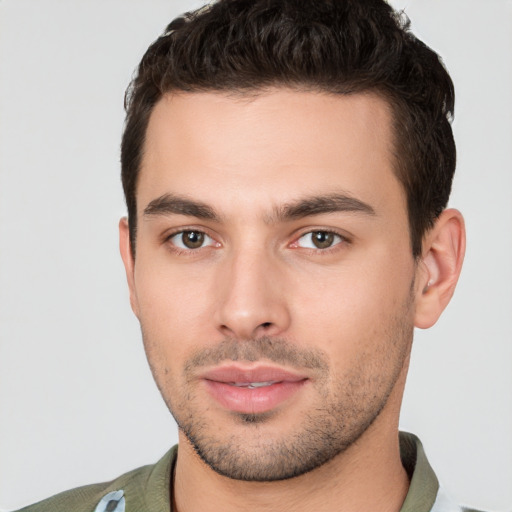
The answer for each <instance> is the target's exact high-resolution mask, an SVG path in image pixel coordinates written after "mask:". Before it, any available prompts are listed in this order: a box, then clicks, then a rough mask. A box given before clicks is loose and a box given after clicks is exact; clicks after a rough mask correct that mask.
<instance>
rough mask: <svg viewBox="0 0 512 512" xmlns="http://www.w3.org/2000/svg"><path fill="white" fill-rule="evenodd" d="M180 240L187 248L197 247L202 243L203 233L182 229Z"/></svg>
mask: <svg viewBox="0 0 512 512" xmlns="http://www.w3.org/2000/svg"><path fill="white" fill-rule="evenodd" d="M181 240H182V242H183V245H184V246H185V247H188V248H189V249H199V247H201V246H202V245H203V243H204V233H201V231H183V233H182V234H181Z"/></svg>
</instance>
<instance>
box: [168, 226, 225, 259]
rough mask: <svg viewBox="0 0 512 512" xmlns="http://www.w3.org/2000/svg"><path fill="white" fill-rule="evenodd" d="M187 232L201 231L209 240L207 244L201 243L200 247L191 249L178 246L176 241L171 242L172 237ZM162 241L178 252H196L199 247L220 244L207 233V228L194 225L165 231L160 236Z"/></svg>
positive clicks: (217, 245) (203, 247)
mask: <svg viewBox="0 0 512 512" xmlns="http://www.w3.org/2000/svg"><path fill="white" fill-rule="evenodd" d="M188 232H195V233H202V234H203V235H204V236H205V239H206V238H207V239H209V240H210V242H209V243H207V244H204V245H202V246H201V247H198V248H196V249H192V248H190V247H180V246H179V245H177V244H176V243H173V241H172V239H173V238H175V237H177V236H178V235H182V234H183V233H188ZM162 243H164V244H169V245H171V246H172V247H173V249H174V250H175V251H178V252H184V253H191V252H198V251H200V250H201V249H206V248H208V247H220V246H221V244H220V242H218V241H217V240H216V239H215V238H214V237H213V236H212V235H211V234H210V233H208V230H206V229H205V228H196V227H194V226H185V227H184V226H181V227H179V228H176V229H173V230H172V231H170V232H166V233H165V234H164V235H163V236H162Z"/></svg>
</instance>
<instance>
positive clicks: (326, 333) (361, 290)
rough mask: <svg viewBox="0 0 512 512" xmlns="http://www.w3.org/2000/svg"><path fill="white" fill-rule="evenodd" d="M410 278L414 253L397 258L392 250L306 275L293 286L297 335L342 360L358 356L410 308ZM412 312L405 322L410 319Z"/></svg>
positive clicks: (384, 336) (387, 331)
mask: <svg viewBox="0 0 512 512" xmlns="http://www.w3.org/2000/svg"><path fill="white" fill-rule="evenodd" d="M379 256H380V257H379ZM397 263H398V264H397ZM412 278H413V263H412V257H411V258H410V259H404V261H403V262H396V261H394V260H393V255H392V254H390V255H389V256H388V257H387V258H384V257H382V256H381V255H378V254H375V255H374V257H373V258H369V259H368V260H367V261H366V262H365V263H363V262H362V261H361V259H358V261H357V264H356V262H355V261H354V263H353V264H348V263H347V265H344V266H343V267H342V268H340V269H338V270H336V271H332V272H330V273H328V274H326V273H318V274H316V275H315V274H314V273H310V274H306V273H305V274H304V275H303V276H302V279H300V280H298V281H297V282H296V284H295V290H296V292H297V293H296V295H295V302H294V310H295V312H294V318H295V319H296V324H295V327H296V335H297V336H298V337H299V339H304V337H305V335H306V333H307V338H308V339H304V342H305V343H315V342H317V343H319V344H323V346H324V348H325V350H328V351H329V352H331V353H332V354H334V353H336V352H338V353H339V356H340V357H341V358H346V357H347V356H353V357H358V354H360V353H361V350H364V348H365V347H366V346H368V347H370V348H371V347H372V346H374V345H375V344H376V343H378V342H379V340H385V339H386V338H387V337H388V333H389V332H390V331H392V330H394V329H395V326H396V324H397V322H400V320H401V319H402V317H403V316H404V314H406V311H409V309H412V308H409V307H408V306H409V303H410V301H411V294H410V290H411V283H412ZM410 316H411V318H409V319H408V318H403V320H404V321H405V322H409V321H410V322H411V323H412V314H411V315H410Z"/></svg>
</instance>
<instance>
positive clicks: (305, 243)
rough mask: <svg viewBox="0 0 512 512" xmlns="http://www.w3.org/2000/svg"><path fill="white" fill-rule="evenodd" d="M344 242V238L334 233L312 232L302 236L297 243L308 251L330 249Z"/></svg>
mask: <svg viewBox="0 0 512 512" xmlns="http://www.w3.org/2000/svg"><path fill="white" fill-rule="evenodd" d="M342 241H343V239H342V237H341V236H340V235H337V234H336V233H333V232H332V231H311V232H309V233H306V234H305V235H302V236H301V237H300V238H299V239H298V240H297V242H296V243H297V245H298V246H299V247H304V248H306V249H329V247H332V246H333V245H337V244H339V243H340V242H342Z"/></svg>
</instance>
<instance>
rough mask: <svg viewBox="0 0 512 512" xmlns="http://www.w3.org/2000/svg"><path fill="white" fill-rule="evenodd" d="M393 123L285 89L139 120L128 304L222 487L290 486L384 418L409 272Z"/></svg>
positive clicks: (377, 102)
mask: <svg viewBox="0 0 512 512" xmlns="http://www.w3.org/2000/svg"><path fill="white" fill-rule="evenodd" d="M390 126H391V125H390V113H389V110H388V107H387V104H386V103H385V102H384V101H383V100H382V99H380V98H378V97H376V96H373V95H351V96H340V95H336V96H334V95H326V94H319V93H312V92H298V91H293V90H288V89H276V90H273V91H269V92H264V93H261V94H259V95H257V96H253V97H240V96H233V95H231V96H228V95H225V94H221V93H190V94H175V95H168V96H166V97H164V98H163V99H162V100H161V101H160V102H159V103H158V104H157V105H156V107H155V109H154V111H153V113H152V115H151V119H150V122H149V126H148V130H147V139H146V146H145V154H144V158H143V165H142V169H141V174H140V177H139V183H138V188H137V204H138V219H137V224H138V231H137V242H136V260H135V262H134V263H133V262H130V261H129V258H128V257H127V256H126V254H125V260H127V272H128V277H129V283H130V288H131V296H132V305H133V308H134V311H135V313H136V314H137V316H138V318H139V320H140V322H141V326H142V331H143V337H144V344H145V348H146V352H147V356H148V359H149V362H150V365H151V368H152V371H153V374H154V377H155V379H156V382H157V384H158V386H159V388H160V391H161V393H162V395H163V397H164V399H165V401H166V403H167V405H168V406H169V408H170V410H171V412H172V414H173V415H174V417H175V419H176V421H177V423H178V425H179V427H180V436H181V439H182V441H185V439H187V440H188V441H190V443H191V444H192V445H193V446H194V447H195V449H196V451H197V453H199V454H200V456H201V457H202V459H203V460H204V461H205V462H206V463H207V464H208V465H210V466H211V467H212V468H213V469H215V470H216V471H217V472H219V473H221V474H224V475H227V476H229V477H231V478H237V479H246V480H276V479H283V478H288V477H291V476H295V475H298V474H302V473H304V472H306V471H309V470H311V469H313V468H315V467H317V466H320V465H321V464H323V463H325V462H327V461H329V460H331V459H332V458H333V457H335V456H336V455H337V454H339V453H341V452H343V451H344V450H345V449H346V448H347V447H349V446H351V445H352V444H353V443H354V441H356V440H357V439H358V438H359V437H360V436H361V435H362V434H363V433H365V432H366V431H367V429H368V428H369V426H370V425H371V424H372V423H373V424H376V423H378V422H381V423H382V422H387V423H388V424H389V423H395V422H396V421H397V416H398V405H397V404H398V403H399V397H400V394H401V391H402V387H403V382H404V378H405V373H406V366H407V360H408V353H409V349H410V343H411V340H412V329H413V323H414V296H415V293H416V290H415V288H416V287H415V273H416V271H417V267H416V265H415V262H414V260H413V257H412V253H411V246H410V238H409V229H408V221H407V211H406V201H405V195H404V192H403V190H402V187H401V185H400V184H399V182H398V181H397V179H396V178H395V176H394V174H393V161H392V156H391V155H392V134H391V127H390ZM126 233H127V231H126V230H124V231H123V230H122V236H123V237H124V238H125V239H126V237H127V234H126ZM132 265H133V267H132ZM390 396H391V399H389V397H390ZM397 397H398V398H397ZM390 404H391V405H390ZM184 436H185V437H184Z"/></svg>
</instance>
